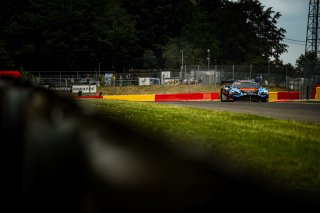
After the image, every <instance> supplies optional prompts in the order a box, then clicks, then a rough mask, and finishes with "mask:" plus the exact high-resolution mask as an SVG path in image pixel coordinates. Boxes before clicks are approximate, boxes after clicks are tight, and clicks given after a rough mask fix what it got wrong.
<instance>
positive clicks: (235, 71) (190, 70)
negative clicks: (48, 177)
mask: <svg viewBox="0 0 320 213" xmlns="http://www.w3.org/2000/svg"><path fill="white" fill-rule="evenodd" d="M304 69H305V70H304V73H305V74H304V75H302V76H298V77H296V76H297V75H296V73H291V70H290V71H289V70H288V69H287V67H285V66H282V67H279V66H274V65H267V66H262V65H214V66H211V67H210V68H208V67H201V66H183V67H181V69H179V70H177V69H166V70H158V71H156V70H130V71H128V72H121V73H116V72H112V71H56V72H53V71H50V72H48V71H31V72H29V73H30V75H29V76H27V77H28V78H29V79H30V80H31V81H32V82H33V83H34V84H37V85H44V86H47V87H51V88H58V87H60V88H70V86H72V85H86V84H96V85H97V87H98V88H99V90H100V91H103V92H105V93H107V94H151V93H157V94H163V93H164V94H165V93H177V92H179V93H193V92H212V91H218V90H219V88H221V85H222V84H224V83H226V82H230V81H232V80H249V79H250V80H251V79H252V80H255V81H256V82H258V83H260V84H261V85H262V86H265V87H268V88H275V89H278V90H279V89H281V90H285V91H290V90H291V91H299V92H300V94H301V98H310V97H311V92H312V85H314V84H316V83H320V78H319V75H316V73H319V72H318V67H315V66H313V67H311V66H306V67H305V68H304ZM294 76H295V77H294ZM60 90H63V89H60ZM66 90H68V89H66Z"/></svg>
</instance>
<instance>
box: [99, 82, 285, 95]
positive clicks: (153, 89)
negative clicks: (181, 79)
mask: <svg viewBox="0 0 320 213" xmlns="http://www.w3.org/2000/svg"><path fill="white" fill-rule="evenodd" d="M221 87H222V85H187V84H179V85H150V86H137V85H128V86H122V87H120V86H101V87H99V88H98V91H99V92H103V94H108V95H131V94H176V93H196V92H208V93H209V92H220V88H221ZM268 89H269V91H270V92H275V91H286V88H283V87H269V88H268Z"/></svg>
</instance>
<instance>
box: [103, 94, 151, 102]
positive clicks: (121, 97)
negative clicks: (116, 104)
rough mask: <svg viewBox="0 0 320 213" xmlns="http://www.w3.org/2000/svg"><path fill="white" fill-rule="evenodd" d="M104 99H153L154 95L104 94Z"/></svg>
mask: <svg viewBox="0 0 320 213" xmlns="http://www.w3.org/2000/svg"><path fill="white" fill-rule="evenodd" d="M103 99H106V100H119V101H120V100H121V101H155V95H105V96H103Z"/></svg>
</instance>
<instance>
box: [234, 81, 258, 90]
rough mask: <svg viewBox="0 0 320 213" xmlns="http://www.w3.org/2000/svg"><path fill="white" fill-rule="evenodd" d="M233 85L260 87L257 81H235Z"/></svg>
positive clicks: (236, 86)
mask: <svg viewBox="0 0 320 213" xmlns="http://www.w3.org/2000/svg"><path fill="white" fill-rule="evenodd" d="M232 87H235V88H238V89H240V88H259V87H260V86H259V84H257V83H255V82H234V83H233V84H232Z"/></svg>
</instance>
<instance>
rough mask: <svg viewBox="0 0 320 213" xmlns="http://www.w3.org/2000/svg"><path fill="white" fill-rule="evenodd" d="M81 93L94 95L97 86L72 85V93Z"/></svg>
mask: <svg viewBox="0 0 320 213" xmlns="http://www.w3.org/2000/svg"><path fill="white" fill-rule="evenodd" d="M79 91H82V93H96V92H97V85H73V86H72V93H78V92H79Z"/></svg>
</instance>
